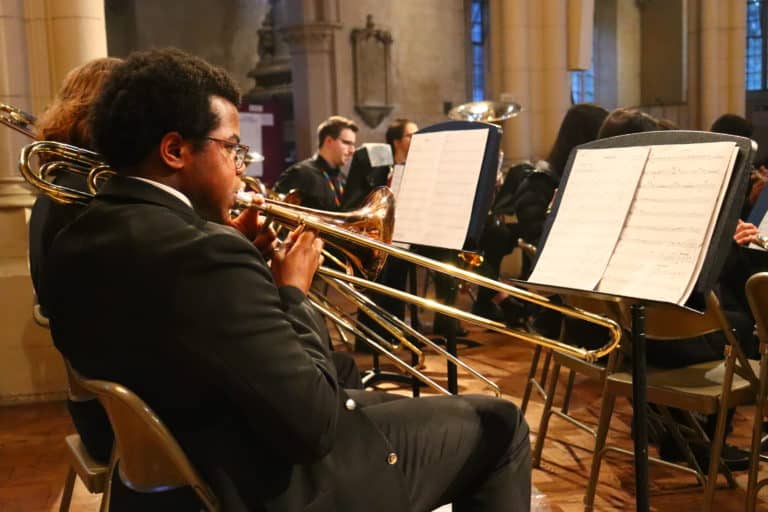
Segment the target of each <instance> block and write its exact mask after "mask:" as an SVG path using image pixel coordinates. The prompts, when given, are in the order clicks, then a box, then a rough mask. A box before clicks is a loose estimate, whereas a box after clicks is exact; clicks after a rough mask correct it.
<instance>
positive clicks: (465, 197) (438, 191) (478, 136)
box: [393, 129, 488, 249]
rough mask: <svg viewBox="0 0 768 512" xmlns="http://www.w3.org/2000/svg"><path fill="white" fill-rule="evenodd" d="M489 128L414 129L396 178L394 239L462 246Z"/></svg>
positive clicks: (467, 227) (422, 243)
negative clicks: (420, 130)
mask: <svg viewBox="0 0 768 512" xmlns="http://www.w3.org/2000/svg"><path fill="white" fill-rule="evenodd" d="M487 140H488V130H487V129H485V130H454V131H443V132H428V133H416V134H415V135H414V136H413V138H412V139H411V147H410V149H409V150H408V161H407V162H406V165H405V170H404V171H403V174H402V178H401V179H400V180H399V181H400V183H399V187H398V193H397V195H396V204H397V207H396V208H395V232H394V236H393V238H394V240H397V241H400V242H407V243H412V244H419V245H430V246H434V247H443V248H447V249H461V248H462V247H463V245H464V240H465V238H466V236H467V230H468V229H469V221H470V218H471V216H472V205H473V203H474V200H475V193H474V192H475V189H476V188H477V182H478V179H479V176H480V170H481V167H482V162H483V156H484V154H485V146H486V143H487Z"/></svg>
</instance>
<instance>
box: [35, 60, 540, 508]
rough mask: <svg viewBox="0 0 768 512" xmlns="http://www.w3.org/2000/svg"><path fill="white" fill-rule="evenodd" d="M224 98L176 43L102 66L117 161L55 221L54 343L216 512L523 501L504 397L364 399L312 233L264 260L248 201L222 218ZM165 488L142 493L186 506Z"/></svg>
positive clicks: (235, 100)
mask: <svg viewBox="0 0 768 512" xmlns="http://www.w3.org/2000/svg"><path fill="white" fill-rule="evenodd" d="M239 101H240V95H239V93H238V91H237V87H236V85H235V83H234V81H233V80H232V79H231V78H230V77H229V76H227V75H226V73H225V72H223V71H222V70H220V69H218V68H214V67H212V66H211V65H209V64H207V63H205V62H204V61H202V60H201V59H198V58H195V57H192V56H189V55H187V54H184V53H183V52H180V51H178V50H152V51H149V52H142V53H136V54H133V55H131V56H129V57H128V58H127V59H126V61H125V62H124V63H123V64H121V65H120V66H118V68H117V69H115V70H114V71H113V73H112V76H111V77H110V78H109V79H108V81H107V83H106V84H105V86H104V92H103V93H102V95H101V96H100V98H99V100H98V102H97V103H96V104H95V106H94V109H93V114H94V115H93V133H94V134H95V137H96V143H97V148H98V150H99V152H101V153H102V155H104V157H105V159H106V161H107V163H108V164H109V165H110V166H111V167H112V168H113V169H115V170H116V171H117V173H118V174H117V175H116V176H114V177H113V178H110V180H109V181H108V182H107V183H106V184H105V185H104V186H103V187H102V189H101V191H100V192H99V194H98V195H97V197H96V198H95V200H94V201H93V202H92V203H91V204H90V205H89V206H88V207H87V208H86V209H85V211H84V212H83V213H82V214H81V215H79V216H78V217H77V219H75V220H74V221H73V222H72V223H71V224H70V225H69V226H68V227H67V228H65V229H64V230H63V231H62V232H61V233H60V234H59V236H58V237H57V239H56V240H55V242H54V244H53V247H52V252H51V261H52V266H51V270H50V272H49V273H48V274H47V278H46V281H45V283H44V286H45V287H46V289H47V291H48V293H50V295H49V296H50V297H51V301H50V304H51V307H50V312H51V327H52V330H53V333H54V339H55V340H56V344H57V347H58V348H59V349H60V350H61V352H62V353H63V354H64V356H65V357H67V358H68V359H69V360H70V362H71V363H72V365H73V367H74V368H75V369H76V370H78V371H79V372H81V373H82V374H83V375H85V376H86V377H91V378H99V379H107V380H113V381H118V382H121V383H122V384H124V385H126V386H127V387H129V388H130V389H132V390H133V391H135V392H136V393H137V394H138V395H139V396H140V397H141V398H142V399H143V400H144V401H146V402H147V404H148V405H149V406H150V407H152V409H153V410H154V411H155V412H156V413H157V414H158V415H159V416H160V418H161V419H162V420H163V421H164V422H165V423H166V425H167V426H168V427H169V429H170V431H171V432H172V433H173V434H174V436H175V437H176V438H177V440H178V441H179V444H180V445H181V447H182V448H183V449H184V450H185V452H186V453H187V455H188V456H189V458H190V459H191V461H192V462H193V464H194V465H195V466H196V468H197V469H198V470H199V471H200V472H201V473H202V475H203V476H204V478H206V479H207V480H208V482H209V483H210V484H211V486H212V488H213V489H214V492H215V493H216V494H217V496H218V498H219V500H220V501H221V503H222V509H223V510H274V511H299V510H309V509H310V508H311V509H312V510H314V511H318V512H332V511H340V510H344V511H347V510H348V511H357V510H367V511H371V512H389V511H392V510H398V511H400V510H402V511H407V510H413V511H426V510H431V509H433V508H435V507H436V506H438V505H440V504H443V503H448V502H452V503H453V504H454V505H453V506H454V510H455V511H457V512H466V511H486V512H497V511H498V512H501V511H508V510H521V511H524V510H529V509H530V490H531V469H530V457H529V449H530V445H529V440H528V428H527V425H526V424H525V420H524V419H523V417H522V415H521V414H520V412H519V410H518V409H517V408H516V407H515V406H514V405H513V404H511V403H510V402H507V401H506V400H502V399H497V398H492V397H486V396H448V397H429V398H420V399H406V398H400V399H394V400H384V401H382V403H378V404H375V405H366V404H367V403H369V402H367V401H365V400H364V399H363V400H362V401H358V400H356V399H353V398H350V396H349V395H348V394H347V393H346V392H344V390H343V389H341V387H340V386H339V384H338V381H337V376H336V372H335V370H334V368H333V365H332V364H331V363H330V355H329V352H328V350H327V346H326V344H325V343H324V342H323V337H324V336H325V335H326V334H327V333H325V332H324V331H325V329H324V326H322V325H318V324H317V323H316V322H315V321H314V319H313V318H312V317H311V315H310V314H309V313H308V310H309V309H310V308H311V306H310V304H309V302H308V300H307V298H306V292H307V290H308V288H309V286H310V284H311V282H312V278H313V276H314V273H315V270H316V269H317V267H318V265H319V264H320V262H321V259H322V257H321V249H322V245H323V244H322V241H321V240H320V239H319V238H318V237H317V234H316V233H313V232H311V231H308V230H302V229H301V228H299V229H298V230H296V231H294V232H293V233H292V234H291V235H290V237H289V239H288V240H287V241H286V243H284V244H283V245H282V246H281V247H280V249H279V250H277V251H276V252H275V253H274V254H273V255H272V263H271V266H268V265H267V263H266V262H265V260H264V258H263V256H262V250H263V249H264V247H261V248H258V247H254V245H253V243H252V241H251V240H252V237H253V234H254V233H256V232H259V231H260V230H261V225H262V223H263V219H262V218H261V216H259V215H257V214H254V213H253V210H250V211H248V212H246V213H244V214H243V215H246V216H249V217H247V218H241V219H240V221H238V222H234V223H233V222H231V221H230V220H229V210H230V208H231V207H232V206H233V203H234V194H235V191H236V190H237V189H238V188H239V187H238V186H239V179H238V176H239V174H240V173H242V172H243V168H244V166H243V160H244V157H245V155H246V153H247V148H246V147H244V146H242V145H241V144H239V134H240V126H239V118H238V112H237V105H238V104H239ZM254 201H256V202H257V203H258V202H259V198H258V197H254ZM260 249H262V250H260ZM359 393H360V394H366V392H362V391H361V392H359ZM187 496H190V497H191V496H192V494H191V493H188V494H187ZM151 497H152V498H155V496H151ZM129 498H130V499H129ZM145 498H146V495H135V496H129V497H125V496H118V495H117V494H114V495H113V500H112V507H111V510H142V511H145V512H146V511H148V510H151V509H150V508H149V507H147V506H146V505H145V504H144V503H142V504H138V503H136V502H132V501H130V500H132V499H140V500H142V501H143V500H144V499H145ZM121 499H122V500H123V501H121ZM175 499H176V500H179V501H174V502H171V503H163V504H162V505H159V506H158V507H157V508H156V509H158V510H199V506H195V505H193V504H191V503H189V502H186V501H181V500H182V498H181V497H178V498H175Z"/></svg>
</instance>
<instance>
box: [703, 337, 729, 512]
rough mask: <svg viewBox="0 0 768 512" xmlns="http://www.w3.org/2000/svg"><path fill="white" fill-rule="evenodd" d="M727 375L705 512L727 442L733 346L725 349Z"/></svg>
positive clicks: (718, 415)
mask: <svg viewBox="0 0 768 512" xmlns="http://www.w3.org/2000/svg"><path fill="white" fill-rule="evenodd" d="M725 350H726V358H725V374H724V375H723V395H722V397H721V399H720V407H719V410H718V412H717V425H716V427H715V435H714V438H713V439H712V448H711V449H710V452H709V471H708V472H707V482H706V484H705V485H704V508H703V510H704V512H709V511H710V510H711V507H712V498H713V497H714V494H715V487H716V486H717V474H718V472H719V469H720V454H721V452H722V450H723V442H724V441H725V420H726V417H727V415H728V403H729V398H730V392H731V384H732V382H733V365H734V354H733V351H732V350H731V346H730V345H727V346H726V347H725Z"/></svg>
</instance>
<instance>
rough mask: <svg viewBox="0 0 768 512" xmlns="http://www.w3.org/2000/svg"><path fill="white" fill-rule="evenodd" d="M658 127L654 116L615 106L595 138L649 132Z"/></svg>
mask: <svg viewBox="0 0 768 512" xmlns="http://www.w3.org/2000/svg"><path fill="white" fill-rule="evenodd" d="M658 129H659V123H658V121H657V120H656V118H655V117H653V116H651V115H649V114H646V113H645V112H641V111H639V110H637V109H635V108H617V109H615V110H614V111H613V112H611V113H610V114H608V117H606V118H605V121H603V126H601V127H600V133H598V134H597V138H598V139H605V138H607V137H615V136H617V135H628V134H630V133H640V132H650V131H653V130H658Z"/></svg>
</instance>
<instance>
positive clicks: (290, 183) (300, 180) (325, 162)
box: [274, 116, 358, 211]
mask: <svg viewBox="0 0 768 512" xmlns="http://www.w3.org/2000/svg"><path fill="white" fill-rule="evenodd" d="M357 130H358V128H357V125H356V124H355V122H354V121H352V120H350V119H347V118H345V117H341V116H331V117H329V118H328V119H326V120H325V121H323V122H322V123H321V124H320V126H319V127H318V128H317V139H318V141H317V142H318V150H317V153H316V154H315V155H314V156H312V157H311V158H307V159H306V160H302V161H301V162H298V163H296V164H294V165H292V166H291V167H289V168H288V169H286V170H285V171H283V173H282V174H281V175H280V176H279V177H278V178H277V182H275V187H274V188H275V191H277V192H279V193H281V194H287V193H288V192H290V191H291V190H294V189H295V190H298V191H299V192H300V193H301V205H302V206H306V207H308V208H315V209H317V210H328V211H338V210H339V209H340V207H341V201H342V199H343V196H344V180H343V176H341V175H340V172H341V167H342V166H343V165H344V164H346V163H347V162H349V160H350V159H351V158H352V155H353V154H354V153H355V141H356V138H357Z"/></svg>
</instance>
